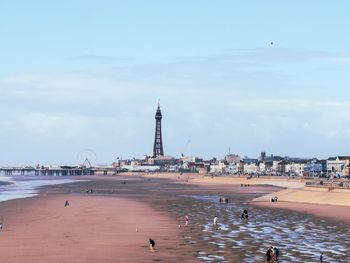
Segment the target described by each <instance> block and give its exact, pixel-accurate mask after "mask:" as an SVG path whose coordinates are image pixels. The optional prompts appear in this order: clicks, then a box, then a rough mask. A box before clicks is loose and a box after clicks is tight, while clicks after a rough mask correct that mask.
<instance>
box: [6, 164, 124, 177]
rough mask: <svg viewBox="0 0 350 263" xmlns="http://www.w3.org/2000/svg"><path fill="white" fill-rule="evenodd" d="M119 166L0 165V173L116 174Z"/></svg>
mask: <svg viewBox="0 0 350 263" xmlns="http://www.w3.org/2000/svg"><path fill="white" fill-rule="evenodd" d="M119 172H120V169H119V168H115V167H79V166H58V167H37V168H35V167H30V166H26V167H0V173H2V174H4V175H7V176H12V175H23V176H24V175H34V176H81V175H95V174H103V175H107V174H117V173H119Z"/></svg>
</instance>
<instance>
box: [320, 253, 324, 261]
mask: <svg viewBox="0 0 350 263" xmlns="http://www.w3.org/2000/svg"><path fill="white" fill-rule="evenodd" d="M320 263H323V252H322V253H321V255H320Z"/></svg>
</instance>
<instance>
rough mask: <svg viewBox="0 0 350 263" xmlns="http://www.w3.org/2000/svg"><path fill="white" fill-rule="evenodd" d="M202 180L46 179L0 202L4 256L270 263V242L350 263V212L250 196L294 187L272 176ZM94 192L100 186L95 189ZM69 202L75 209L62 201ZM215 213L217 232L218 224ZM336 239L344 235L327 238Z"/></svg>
mask: <svg viewBox="0 0 350 263" xmlns="http://www.w3.org/2000/svg"><path fill="white" fill-rule="evenodd" d="M69 178H70V177H69ZM164 178H166V179H164ZM201 178H203V176H202V175H198V174H197V175H195V174H194V175H191V174H190V175H187V174H182V175H180V174H172V175H170V174H163V175H162V174H158V175H157V174H153V175H150V174H147V175H142V174H128V175H126V176H124V175H117V176H86V177H85V176H84V177H78V178H76V179H74V180H75V181H74V182H72V183H68V184H58V185H49V186H43V187H41V188H40V194H39V195H38V196H35V197H30V198H25V199H18V200H11V201H6V202H1V203H0V211H1V216H2V217H3V218H4V230H3V232H1V233H0V253H1V254H2V255H4V256H3V257H2V259H6V260H5V261H4V262H11V263H14V262H47V261H48V260H50V261H52V262H72V259H74V262H92V261H94V262H155V261H159V262H180V261H182V262H254V263H255V262H263V261H264V253H265V251H266V249H267V247H269V246H270V245H276V244H277V245H278V246H279V247H280V249H281V250H282V251H283V259H284V260H283V261H281V262H315V259H317V255H318V254H319V252H320V251H323V252H325V253H327V256H328V258H330V259H332V260H335V261H333V262H348V260H349V257H348V256H347V253H346V252H345V250H346V247H347V246H348V245H350V244H349V241H348V238H347V237H348V235H349V234H350V233H348V232H349V230H348V229H349V222H347V221H346V220H344V217H343V216H342V215H344V214H346V213H348V212H349V210H347V209H345V210H344V207H338V206H330V205H329V207H328V208H324V207H322V208H320V206H319V205H316V204H302V205H292V204H295V203H292V202H285V201H281V202H277V203H271V202H266V201H254V202H252V200H256V199H259V198H263V197H265V198H266V197H268V196H271V195H274V194H275V193H278V192H279V191H286V189H285V188H281V187H277V186H274V185H271V184H269V183H266V180H268V179H266V178H265V179H264V180H265V182H264V183H261V184H257V185H254V184H250V185H249V186H248V185H247V186H243V187H242V186H241V184H239V183H238V184H230V183H224V184H222V183H210V182H211V180H212V181H216V179H217V178H214V179H212V178H210V177H209V178H203V179H205V180H206V181H209V182H196V181H195V180H199V179H201ZM72 179H73V178H72ZM81 179H83V180H81ZM226 180H227V179H226ZM240 180H246V181H248V180H247V179H246V178H241V179H240ZM273 180H274V181H276V180H277V179H273ZM249 182H252V181H249ZM282 183H283V184H285V182H282V181H280V180H279V184H282ZM90 189H93V193H88V190H90ZM293 190H299V189H293ZM222 196H224V197H226V198H228V203H227V204H222V203H219V201H218V200H219V198H220V197H222ZM282 199H283V198H282ZM65 200H69V203H70V206H69V207H64V202H65ZM288 206H290V207H288ZM321 206H323V205H321ZM345 208H346V207H345ZM243 209H247V210H248V211H249V220H242V219H241V213H242V211H243ZM322 209H323V210H322ZM327 209H335V210H328V212H329V211H331V212H332V213H328V214H332V216H331V218H329V216H326V214H327V213H326V211H327ZM337 209H340V210H339V211H341V210H343V212H342V213H340V212H339V211H338V210H337ZM320 211H324V212H322V213H320ZM186 215H187V216H188V217H189V225H188V226H185V220H184V218H185V216H186ZM215 215H217V216H218V217H219V225H220V229H219V230H216V229H215V228H214V227H213V225H212V220H213V217H214V216H215ZM340 217H342V218H340ZM328 218H329V219H328ZM334 220H338V221H337V222H338V223H335V221H334ZM296 222H297V223H296ZM330 236H337V240H329V237H330ZM150 237H151V238H153V239H154V240H155V241H156V252H154V253H152V252H150V250H149V248H148V238H150ZM300 243H307V244H308V246H307V247H300V246H299V245H298V244H300ZM332 247H333V248H334V249H330V248H332ZM39 258H40V259H45V260H43V261H38V259H39ZM119 258H120V259H121V260H120V261H118V260H116V259H119Z"/></svg>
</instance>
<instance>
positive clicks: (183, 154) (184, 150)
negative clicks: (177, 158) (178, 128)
mask: <svg viewBox="0 0 350 263" xmlns="http://www.w3.org/2000/svg"><path fill="white" fill-rule="evenodd" d="M190 142H191V140H188V141H187V142H186V144H185V147H184V149H183V151H182V153H181V156H182V157H185V152H186V150H187V147H188V145H189V144H190Z"/></svg>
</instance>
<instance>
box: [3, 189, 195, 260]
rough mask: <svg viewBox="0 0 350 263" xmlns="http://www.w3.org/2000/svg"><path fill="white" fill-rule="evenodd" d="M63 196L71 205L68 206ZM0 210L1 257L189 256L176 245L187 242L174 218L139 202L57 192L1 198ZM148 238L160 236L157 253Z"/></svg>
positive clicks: (146, 258)
mask: <svg viewBox="0 0 350 263" xmlns="http://www.w3.org/2000/svg"><path fill="white" fill-rule="evenodd" d="M65 200H69V203H70V206H68V207H64V202H65ZM0 211H1V216H2V217H3V218H4V222H3V224H4V229H3V231H2V232H1V233H0V255H1V262H9V263H14V262H28V263H31V262H32V263H38V262H152V261H168V262H171V261H172V259H174V258H179V259H181V260H183V259H184V258H186V257H183V256H182V254H181V253H179V251H178V250H177V248H178V247H179V244H180V245H181V242H183V241H182V239H181V237H180V235H179V233H180V232H179V231H178V229H177V228H176V222H174V220H172V219H171V218H170V217H169V216H167V215H166V214H164V213H161V212H157V211H155V210H154V209H152V208H151V207H149V206H148V205H145V204H142V203H140V202H135V201H131V200H127V199H124V198H116V197H106V196H79V195H61V194H59V195H50V196H45V197H43V196H38V197H34V198H27V199H19V200H13V201H8V202H3V203H0ZM149 237H151V238H152V239H154V240H155V241H156V252H154V253H152V252H150V251H149V247H148V238H149ZM170 237H171V238H170ZM187 260H189V258H187ZM173 262H175V261H173Z"/></svg>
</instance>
